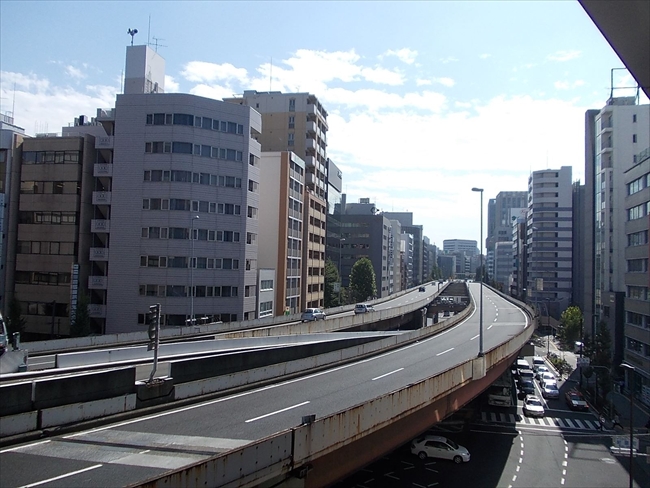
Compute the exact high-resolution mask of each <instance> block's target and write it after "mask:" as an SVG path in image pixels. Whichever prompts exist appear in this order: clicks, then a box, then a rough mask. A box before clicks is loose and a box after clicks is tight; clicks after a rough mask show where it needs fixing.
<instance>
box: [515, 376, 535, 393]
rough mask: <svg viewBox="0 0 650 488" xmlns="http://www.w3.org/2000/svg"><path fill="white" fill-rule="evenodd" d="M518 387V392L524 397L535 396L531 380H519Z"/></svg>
mask: <svg viewBox="0 0 650 488" xmlns="http://www.w3.org/2000/svg"><path fill="white" fill-rule="evenodd" d="M518 386H519V391H520V392H522V393H525V394H526V395H534V394H535V384H534V383H533V380H529V379H520V380H519V385H518Z"/></svg>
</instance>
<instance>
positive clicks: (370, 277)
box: [349, 258, 377, 302]
mask: <svg viewBox="0 0 650 488" xmlns="http://www.w3.org/2000/svg"><path fill="white" fill-rule="evenodd" d="M375 279H376V277H375V269H374V268H373V267H372V262H371V261H370V259H368V258H361V259H359V260H358V261H357V262H356V263H354V266H352V271H351V273H350V290H349V291H350V298H352V299H353V300H354V301H356V302H365V301H366V300H367V299H368V298H372V297H375V296H377V284H376V282H375Z"/></svg>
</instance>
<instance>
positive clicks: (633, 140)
mask: <svg viewBox="0 0 650 488" xmlns="http://www.w3.org/2000/svg"><path fill="white" fill-rule="evenodd" d="M632 142H636V134H632Z"/></svg>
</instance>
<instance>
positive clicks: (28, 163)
mask: <svg viewBox="0 0 650 488" xmlns="http://www.w3.org/2000/svg"><path fill="white" fill-rule="evenodd" d="M94 158H95V138H94V137H92V136H90V135H86V136H80V137H36V138H27V139H24V141H23V143H22V145H21V146H19V147H18V148H17V150H16V154H15V159H14V163H15V164H14V165H13V167H12V169H11V171H12V175H11V178H10V181H11V185H12V188H11V192H10V195H11V197H10V202H9V215H8V217H9V218H8V225H7V263H6V283H5V286H6V290H7V303H8V302H9V300H11V299H12V298H14V297H15V298H16V299H17V300H18V302H19V303H20V306H21V311H22V318H23V319H25V322H26V323H25V334H26V336H27V337H28V338H34V339H36V338H47V337H50V336H54V335H68V334H69V331H70V314H71V313H74V310H75V307H76V303H77V299H78V297H79V293H80V292H85V293H87V291H86V290H87V286H86V283H87V281H88V276H89V271H90V269H89V268H90V266H89V260H88V254H89V250H90V246H91V236H90V221H91V218H92V211H93V207H92V198H93V174H92V171H93V164H94V162H95V159H94ZM96 332H101V331H100V330H97V331H96Z"/></svg>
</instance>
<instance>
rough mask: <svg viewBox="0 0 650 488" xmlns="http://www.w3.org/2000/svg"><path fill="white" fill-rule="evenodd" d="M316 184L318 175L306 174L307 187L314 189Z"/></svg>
mask: <svg viewBox="0 0 650 488" xmlns="http://www.w3.org/2000/svg"><path fill="white" fill-rule="evenodd" d="M315 184H316V175H315V174H314V173H305V185H307V186H309V187H311V188H313V187H314V185H315Z"/></svg>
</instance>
